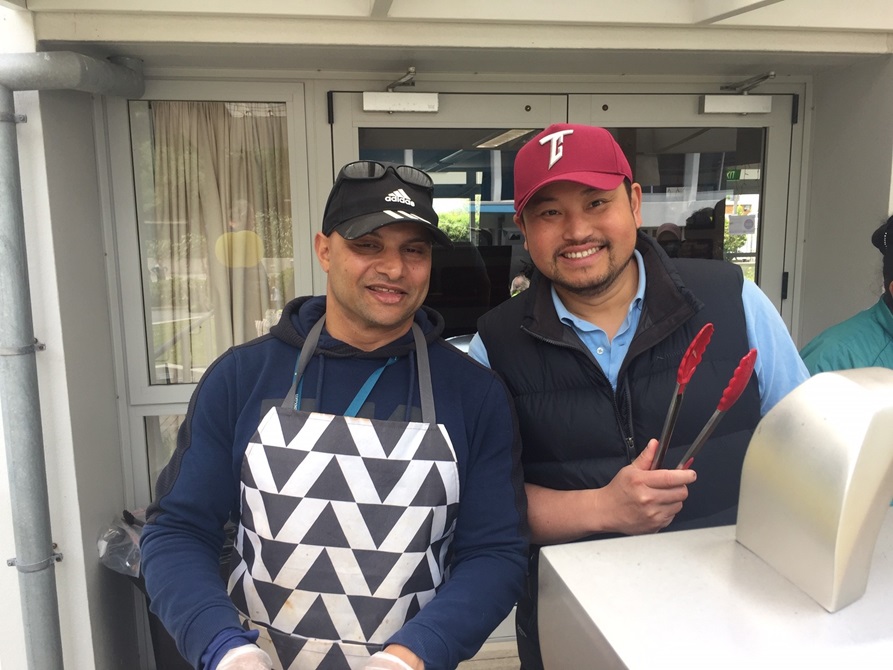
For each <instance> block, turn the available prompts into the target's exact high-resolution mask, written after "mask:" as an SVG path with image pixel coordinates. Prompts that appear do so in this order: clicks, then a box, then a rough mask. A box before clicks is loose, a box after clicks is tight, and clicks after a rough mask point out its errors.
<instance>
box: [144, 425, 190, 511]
mask: <svg viewBox="0 0 893 670" xmlns="http://www.w3.org/2000/svg"><path fill="white" fill-rule="evenodd" d="M185 418H186V416H185V415H184V414H172V415H169V416H147V417H146V418H145V426H146V445H147V446H146V451H147V454H148V456H149V491H150V494H151V497H152V498H153V499H154V498H155V482H157V481H158V475H160V474H161V471H162V470H163V469H164V466H165V465H167V462H168V461H169V460H170V459H171V456H172V455H173V453H174V450H175V449H176V448H177V431H179V430H180V424H181V423H183V420H184V419H185Z"/></svg>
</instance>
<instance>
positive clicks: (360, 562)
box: [141, 161, 527, 670]
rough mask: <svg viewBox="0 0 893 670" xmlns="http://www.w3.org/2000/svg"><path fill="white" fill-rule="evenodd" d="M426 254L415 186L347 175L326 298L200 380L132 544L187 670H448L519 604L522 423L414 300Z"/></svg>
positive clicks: (352, 168)
mask: <svg viewBox="0 0 893 670" xmlns="http://www.w3.org/2000/svg"><path fill="white" fill-rule="evenodd" d="M433 244H442V245H449V244H450V242H449V239H448V238H447V236H446V235H444V233H443V232H442V231H441V230H439V229H438V227H437V214H436V213H435V212H434V209H433V184H432V182H431V179H430V178H429V177H428V175H427V174H425V173H424V172H422V171H420V170H418V169H416V168H413V167H410V166H406V165H393V164H389V163H378V162H373V161H358V162H355V163H350V164H348V165H346V166H344V168H342V169H341V171H340V172H339V174H338V178H337V179H336V182H335V185H334V187H333V189H332V192H331V194H330V196H329V200H328V202H327V204H326V210H325V215H324V219H323V228H322V232H320V233H318V234H317V235H316V239H315V248H316V254H317V258H318V259H319V262H320V264H321V265H322V267H323V269H324V270H325V271H326V273H327V274H328V286H327V290H326V296H325V297H324V298H323V297H306V298H298V299H296V300H294V301H292V302H290V303H289V304H288V305H286V307H285V309H284V310H283V314H282V319H281V320H280V322H279V323H278V324H277V325H276V326H274V327H273V328H272V329H271V331H270V334H269V335H266V336H264V337H261V338H258V339H256V340H253V341H251V342H248V343H247V344H244V345H241V346H237V347H234V348H233V349H231V350H230V351H229V352H227V353H226V354H224V355H223V356H221V357H220V358H219V359H218V360H217V361H215V363H214V364H213V365H212V366H211V367H210V368H209V369H208V371H207V373H206V374H205V376H204V377H203V378H202V380H201V382H200V383H199V385H198V388H197V389H196V391H195V394H194V395H193V398H192V401H191V402H190V405H189V411H188V414H187V416H186V419H185V421H184V423H183V425H182V427H181V429H180V434H179V438H178V444H177V450H176V452H175V453H174V455H173V457H172V459H171V461H170V463H169V464H168V466H167V468H166V469H165V470H164V472H163V473H162V475H161V476H160V478H159V481H158V485H157V490H156V496H155V501H156V502H155V503H154V504H153V505H152V506H151V507H150V509H149V511H148V517H149V523H148V525H147V526H146V529H145V531H144V534H143V539H142V544H141V548H142V568H143V573H144V575H145V578H146V585H147V589H148V592H149V595H150V597H151V607H152V611H153V612H155V613H156V614H157V615H158V616H159V618H160V619H161V620H162V621H163V622H164V624H165V626H166V627H167V628H168V630H169V631H170V632H171V633H172V635H173V636H174V637H175V639H176V641H177V645H178V648H179V649H180V651H181V652H182V653H183V655H184V656H185V657H186V658H187V659H188V660H189V661H190V662H191V663H192V664H193V665H194V666H195V667H199V668H210V669H212V670H213V669H215V668H216V669H218V670H237V669H238V670H255V669H260V670H268V669H269V668H294V669H304V668H306V669H308V670H311V669H316V668H344V669H345V670H347V669H350V670H355V669H358V668H364V669H367V670H406V669H407V668H409V669H419V668H427V669H428V670H433V669H448V668H455V667H456V665H458V663H459V662H460V661H462V660H464V659H466V658H469V657H471V656H472V655H474V653H475V652H476V651H477V649H478V648H479V647H480V646H481V644H482V643H483V642H484V640H485V639H486V638H487V636H488V635H489V634H490V632H491V631H492V630H493V629H494V628H495V627H496V626H497V625H498V624H499V623H500V622H501V621H502V620H503V619H504V618H505V616H506V615H507V614H508V613H509V611H511V608H512V605H513V604H514V602H515V600H516V599H517V598H518V596H519V595H520V592H521V589H522V586H523V579H524V572H525V556H526V548H527V543H526V500H525V497H524V488H523V483H522V480H521V475H520V469H519V453H520V444H519V439H518V434H517V427H516V421H515V417H514V413H513V410H512V405H511V402H510V400H509V397H508V393H507V391H506V389H505V387H504V385H503V384H502V382H501V381H500V380H499V378H498V377H496V375H495V374H493V373H492V372H490V371H489V370H486V369H484V368H482V367H480V366H478V365H476V364H474V363H473V362H471V361H470V360H469V359H468V358H467V357H466V356H465V355H464V354H461V353H459V352H458V351H457V350H456V349H454V348H453V347H451V346H450V345H448V344H446V343H445V342H444V341H443V339H442V338H441V337H440V333H441V332H442V330H443V319H442V318H441V317H440V315H439V314H437V313H436V312H434V311H432V310H430V309H427V308H424V307H422V302H423V300H424V299H425V295H426V293H427V290H428V279H429V276H430V271H431V248H432V245H433ZM228 520H232V521H234V522H235V523H237V524H238V531H237V533H236V538H235V546H234V550H233V556H232V559H231V560H230V564H229V570H228V579H227V582H226V583H224V581H223V579H221V577H220V575H219V574H218V572H219V570H218V560H219V556H220V552H221V547H222V544H223V540H224V524H225V523H226V522H227V521H228Z"/></svg>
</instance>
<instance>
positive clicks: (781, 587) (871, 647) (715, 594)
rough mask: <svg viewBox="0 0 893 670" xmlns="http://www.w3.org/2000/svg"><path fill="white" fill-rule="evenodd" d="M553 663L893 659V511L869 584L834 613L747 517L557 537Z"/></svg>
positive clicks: (647, 667) (551, 560) (744, 664)
mask: <svg viewBox="0 0 893 670" xmlns="http://www.w3.org/2000/svg"><path fill="white" fill-rule="evenodd" d="M539 588H540V595H539V631H540V643H541V645H542V651H543V659H544V661H545V667H546V670H575V669H577V668H586V669H587V670H603V669H608V668H629V669H630V670H655V669H660V668H676V667H679V668H683V667H684V668H687V669H692V668H711V670H712V669H716V670H719V669H723V670H724V669H726V668H839V669H840V670H849V669H850V668H858V669H860V670H861V669H863V668H872V669H873V668H884V669H886V670H889V669H891V668H893V512H888V513H887V517H886V519H885V521H884V524H883V526H882V528H881V531H880V535H879V537H878V542H877V546H876V547H875V552H874V558H873V559H872V564H871V571H870V573H869V579H868V586H867V588H866V591H865V595H864V596H863V597H862V598H861V599H859V600H857V601H856V602H855V603H853V604H852V605H849V606H848V607H845V608H843V609H842V610H840V611H838V612H835V613H833V614H831V613H829V612H827V611H826V610H825V609H824V608H822V607H821V606H820V605H819V604H818V603H817V602H815V601H814V600H812V599H811V598H810V597H809V596H807V595H806V594H805V593H804V592H803V591H801V590H800V589H799V588H797V587H796V586H794V585H793V584H792V583H791V582H789V581H788V580H787V579H785V578H784V577H782V576H781V575H780V574H778V573H777V572H776V571H775V570H773V569H772V568H771V567H770V566H768V565H767V564H766V563H765V562H763V560H762V559H760V558H759V557H757V556H756V555H755V554H753V553H751V552H750V551H749V550H748V549H746V548H745V547H743V546H742V545H740V544H738V543H737V542H736V541H735V526H723V527H719V528H709V529H704V530H691V531H681V532H677V533H658V534H655V535H646V536H636V537H624V538H618V539H612V540H599V541H595V542H582V543H576V544H566V545H559V546H553V547H546V548H544V549H543V550H542V557H541V560H540V587H539Z"/></svg>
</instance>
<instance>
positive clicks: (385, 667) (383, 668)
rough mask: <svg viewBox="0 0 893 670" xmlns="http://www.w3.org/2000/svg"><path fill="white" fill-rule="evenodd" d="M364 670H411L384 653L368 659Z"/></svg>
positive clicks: (397, 659)
mask: <svg viewBox="0 0 893 670" xmlns="http://www.w3.org/2000/svg"><path fill="white" fill-rule="evenodd" d="M364 667H365V670H412V667H411V666H409V665H407V664H406V663H404V662H403V661H402V660H401V659H399V658H397V657H396V656H394V655H393V654H389V653H388V652H386V651H379V652H378V653H375V654H372V656H370V657H369V662H368V663H366V665H365V666H364Z"/></svg>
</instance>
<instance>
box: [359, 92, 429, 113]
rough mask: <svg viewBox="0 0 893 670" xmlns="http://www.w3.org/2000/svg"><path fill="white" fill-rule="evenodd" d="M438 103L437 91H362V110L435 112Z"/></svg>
mask: <svg viewBox="0 0 893 670" xmlns="http://www.w3.org/2000/svg"><path fill="white" fill-rule="evenodd" d="M439 104H440V101H439V95H438V94H437V93H397V92H392V91H386V92H385V91H364V92H363V111H364V112H436V111H437V109H438V106H439Z"/></svg>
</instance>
